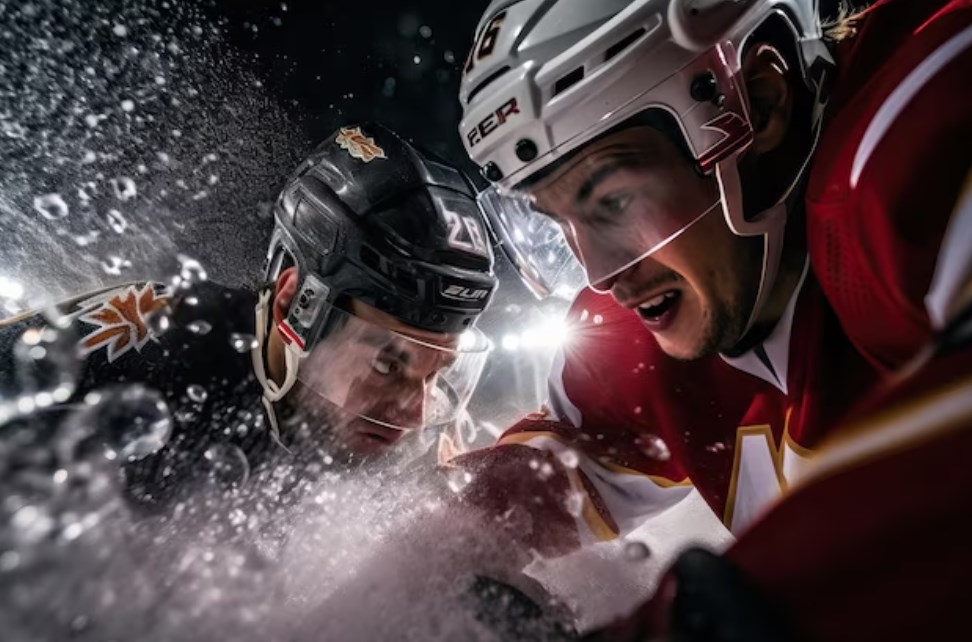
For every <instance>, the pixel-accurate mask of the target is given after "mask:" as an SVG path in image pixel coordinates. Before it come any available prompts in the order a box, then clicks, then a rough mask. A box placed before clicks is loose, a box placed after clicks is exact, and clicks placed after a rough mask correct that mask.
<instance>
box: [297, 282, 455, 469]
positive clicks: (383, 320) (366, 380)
mask: <svg viewBox="0 0 972 642" xmlns="http://www.w3.org/2000/svg"><path fill="white" fill-rule="evenodd" d="M351 312H352V313H353V314H352V315H348V316H347V317H346V322H345V323H344V325H343V326H342V327H341V328H340V329H338V330H337V331H336V332H334V333H333V334H331V335H330V336H328V337H327V338H326V339H324V340H323V341H321V342H320V343H319V344H318V346H317V347H316V348H315V349H314V353H313V355H312V356H311V357H310V359H311V361H312V363H310V364H308V366H309V369H311V370H312V372H313V374H312V375H311V377H313V381H312V384H313V385H314V387H315V388H316V389H318V390H327V391H328V401H327V402H326V403H327V405H328V406H330V407H331V411H330V412H328V413H327V414H328V422H327V423H328V430H329V431H330V433H331V434H330V437H331V438H332V439H333V440H334V441H335V445H336V446H338V448H339V449H341V450H344V451H348V452H350V453H353V454H356V455H373V454H378V453H381V452H384V451H387V450H389V449H390V448H392V447H393V446H395V445H396V444H398V443H399V442H400V441H401V440H402V439H404V438H405V437H406V436H408V435H409V433H411V432H414V431H415V430H417V429H420V428H421V427H422V426H424V425H425V423H426V419H427V417H426V414H427V412H428V402H429V400H430V399H431V397H432V389H433V388H434V386H435V385H436V377H437V375H438V374H439V373H440V372H442V371H443V370H445V369H446V368H448V367H449V366H450V365H451V363H452V361H453V360H454V359H455V355H454V353H453V352H450V351H449V350H440V349H436V348H434V347H431V346H430V345H425V344H426V343H428V344H432V345H435V346H442V347H444V348H454V347H455V346H456V345H457V343H458V335H453V334H436V333H431V332H425V331H422V330H418V329H415V328H411V327H409V326H406V325H404V324H402V323H401V322H400V321H398V320H397V319H395V318H394V317H391V316H389V315H387V314H385V313H383V312H381V311H379V310H376V309H375V308H373V307H371V306H368V305H365V304H363V303H361V302H359V301H355V302H353V304H352V309H351ZM389 330H390V331H391V332H389ZM399 335H405V336H399ZM406 336H407V337H412V338H414V339H417V340H418V341H410V340H409V339H408V338H406ZM304 402H305V403H308V402H312V401H310V400H308V399H307V397H305V399H304Z"/></svg>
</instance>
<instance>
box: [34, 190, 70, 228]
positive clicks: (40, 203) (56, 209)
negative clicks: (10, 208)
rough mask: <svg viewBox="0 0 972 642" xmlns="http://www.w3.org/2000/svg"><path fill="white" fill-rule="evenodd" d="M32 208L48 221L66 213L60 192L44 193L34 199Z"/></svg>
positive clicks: (62, 216) (66, 209) (66, 208)
mask: <svg viewBox="0 0 972 642" xmlns="http://www.w3.org/2000/svg"><path fill="white" fill-rule="evenodd" d="M34 209H35V210H37V211H38V212H40V215H41V216H43V217H44V218H46V219H47V220H49V221H56V220H58V219H62V218H64V217H65V216H67V215H68V206H67V203H65V202H64V199H63V198H61V195H60V194H44V195H43V196H38V197H36V198H35V199H34Z"/></svg>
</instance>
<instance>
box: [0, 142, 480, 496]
mask: <svg viewBox="0 0 972 642" xmlns="http://www.w3.org/2000/svg"><path fill="white" fill-rule="evenodd" d="M487 238H488V237H487V231H486V228H485V223H484V221H483V218H482V217H481V215H480V211H479V209H478V207H477V205H476V203H475V201H474V199H473V198H472V192H471V190H470V187H469V184H468V183H467V182H466V179H465V178H464V177H463V176H462V175H461V174H460V172H458V171H457V170H455V169H454V168H452V167H450V166H448V165H446V164H444V163H443V162H441V161H438V160H436V159H433V158H431V157H430V156H428V155H426V154H424V153H422V152H420V151H418V150H417V149H415V148H414V147H413V146H412V145H410V144H408V143H407V142H405V141H404V140H402V139H401V138H400V137H398V136H397V135H396V134H394V133H393V132H391V131H389V130H388V129H386V128H384V127H382V126H380V125H374V124H371V125H355V126H351V127H342V128H341V129H339V130H338V131H336V132H334V133H333V134H332V135H331V136H329V137H328V138H327V139H325V140H324V141H323V142H322V143H321V144H320V145H319V146H318V147H317V149H315V150H314V152H313V153H312V154H311V155H310V157H309V158H308V159H307V160H305V161H304V162H303V163H302V164H301V165H300V167H299V168H298V169H297V171H296V172H295V173H294V174H293V175H292V176H291V177H290V178H289V180H288V181H287V183H286V185H285V187H284V189H283V191H282V193H281V195H280V198H279V199H278V201H277V203H276V205H275V208H274V230H273V235H272V242H271V245H270V251H269V255H268V262H267V267H266V276H267V277H268V278H267V279H266V281H267V284H266V285H264V286H263V287H261V288H259V289H258V290H257V291H252V290H249V289H233V288H226V287H223V286H219V285H216V284H215V283H212V282H209V281H206V280H203V279H200V278H199V276H200V270H199V269H195V270H193V269H187V270H184V271H187V272H188V273H189V274H188V276H187V275H186V274H183V275H182V276H181V277H179V278H176V279H174V280H173V281H171V282H168V283H151V282H150V283H138V284H128V285H123V286H120V287H114V288H109V289H106V290H104V291H101V292H97V293H92V294H88V295H84V296H81V297H77V298H75V299H73V300H72V301H69V302H67V303H65V304H63V305H61V306H59V310H58V314H60V315H62V319H61V320H62V321H64V322H65V323H62V324H61V325H63V326H64V327H63V328H57V327H54V325H52V324H50V323H49V321H48V319H49V317H50V315H46V316H45V315H41V314H28V315H24V316H22V317H19V318H14V319H9V320H7V321H5V322H3V323H2V325H0V390H2V391H7V390H16V388H17V386H18V385H20V383H21V382H20V381H19V379H18V373H22V371H23V368H22V367H21V366H22V365H23V363H21V361H22V359H21V357H22V356H23V355H24V354H26V352H27V351H29V349H30V348H31V346H32V345H34V344H37V343H40V344H42V345H41V347H46V348H47V349H48V352H49V353H51V354H52V353H53V352H54V349H55V348H58V349H61V348H64V345H62V344H70V345H68V346H67V352H74V351H75V350H76V351H77V352H78V353H79V354H80V355H81V362H80V364H77V365H78V368H77V373H76V374H77V376H75V377H67V378H64V377H62V378H61V380H59V381H60V383H59V384H58V387H57V388H56V389H52V390H46V389H37V388H34V389H31V390H26V389H24V390H22V392H23V393H24V394H22V396H21V398H20V400H19V403H17V404H3V408H2V413H0V424H3V430H4V432H5V434H7V435H11V434H16V435H18V439H19V440H20V442H22V443H21V446H22V448H21V449H14V450H10V449H8V450H6V451H4V452H5V453H6V454H5V455H4V457H7V456H8V455H9V456H10V457H13V458H14V459H16V458H17V455H16V453H17V452H24V453H29V452H32V450H31V449H32V448H43V449H45V450H51V449H52V447H51V444H52V443H54V442H55V441H57V442H58V443H61V441H63V440H61V439H60V438H61V437H62V436H63V435H65V434H68V433H70V435H71V439H69V440H68V442H66V443H69V444H70V445H71V447H70V448H60V447H59V448H58V449H57V453H56V456H54V454H53V453H52V457H51V458H50V459H51V461H50V462H47V463H46V464H44V465H49V467H51V471H48V472H50V473H52V474H53V473H54V472H55V471H56V470H58V469H68V470H69V469H71V466H72V465H73V463H74V462H73V461H72V459H73V458H75V457H82V456H87V455H82V454H80V453H90V452H93V451H99V452H100V446H99V445H98V444H99V442H101V443H103V444H104V446H105V448H106V449H107V450H108V451H109V453H110V455H111V456H112V457H114V458H116V459H117V460H118V461H119V463H121V464H122V469H123V479H124V487H125V491H126V498H127V499H129V500H130V502H131V503H132V504H133V505H135V506H136V507H138V508H141V509H146V510H148V511H150V512H156V511H158V510H165V509H166V508H169V507H171V506H172V505H173V504H174V503H175V501H176V500H178V499H179V498H182V497H185V496H186V494H187V493H190V492H193V490H194V489H195V488H196V487H197V486H198V483H199V482H201V481H204V480H210V479H212V478H213V477H215V478H217V480H218V481H221V482H229V483H230V485H234V486H238V485H240V484H243V483H244V482H245V481H246V479H247V477H251V476H256V475H258V474H261V471H266V470H268V469H273V468H274V467H275V466H276V464H278V463H281V462H289V463H290V464H291V465H289V466H282V467H279V468H281V469H286V472H287V474H286V475H283V476H280V475H277V476H271V477H272V478H273V479H274V480H275V482H274V483H278V484H280V488H279V489H278V490H279V491H280V492H277V493H276V494H278V495H279V494H286V491H287V490H288V489H292V488H293V487H294V486H296V485H297V484H298V483H300V481H301V476H302V474H303V473H304V472H305V471H306V470H308V469H313V470H318V471H319V470H321V468H322V467H323V468H325V469H326V468H327V467H329V466H334V465H342V464H343V465H355V464H357V463H360V462H363V461H374V460H376V459H380V457H378V456H379V455H385V454H387V453H395V454H399V453H406V455H405V456H406V457H407V459H409V460H411V459H412V458H414V457H416V456H418V455H419V454H421V453H425V452H430V451H431V452H433V453H434V452H435V451H434V450H432V449H431V447H432V446H433V445H434V444H435V443H436V438H437V437H438V436H439V435H442V436H443V438H444V439H445V440H446V441H447V442H450V443H449V445H450V447H452V446H459V447H461V446H460V444H458V443H456V442H457V441H461V440H462V435H461V431H460V430H459V428H460V426H463V425H465V424H468V419H467V418H466V414H465V405H466V402H467V401H468V399H469V397H470V395H471V393H472V390H473V388H474V386H475V384H476V382H477V380H478V378H479V375H480V372H481V368H482V365H483V362H484V359H485V356H486V354H487V347H488V342H487V341H486V340H485V338H484V337H483V336H482V335H481V334H479V332H478V331H477V330H476V328H475V321H476V318H477V317H478V315H479V314H480V313H481V312H482V311H483V309H484V308H485V307H486V305H487V304H488V302H489V299H490V297H491V295H492V292H493V289H494V287H495V278H494V275H493V272H492V265H493V257H492V253H491V249H490V244H489V242H488V241H487ZM193 274H194V275H195V277H196V278H191V277H192V276H193ZM48 326H49V327H48ZM45 327H48V329H47V330H44V328H45ZM32 342H33V343H32ZM62 352H63V350H62ZM35 353H36V351H35ZM92 393H94V394H92ZM146 409H148V411H150V412H148V413H147V414H146V412H145V411H146ZM40 411H43V412H40ZM135 415H138V416H135ZM142 415H145V416H142ZM132 426H135V427H136V428H138V430H134V431H133V430H132V428H131V427H132ZM142 429H144V430H142ZM65 431H67V432H65ZM139 431H141V432H139ZM136 432H137V433H138V434H135V433H136ZM75 436H77V438H75ZM82 436H86V437H85V439H84V440H82V438H81V437H82ZM59 440H60V441H59ZM82 441H88V442H92V443H94V444H95V446H96V447H95V448H94V449H91V448H84V447H82V444H81V442H82ZM62 445H63V444H62ZM8 451H9V452H8ZM11 453H12V454H11ZM3 463H4V464H5V466H4V469H5V470H7V471H11V470H17V467H18V466H19V464H18V462H16V461H12V460H11V461H6V462H3ZM297 464H302V465H297ZM304 464H308V465H304ZM30 465H33V464H30Z"/></svg>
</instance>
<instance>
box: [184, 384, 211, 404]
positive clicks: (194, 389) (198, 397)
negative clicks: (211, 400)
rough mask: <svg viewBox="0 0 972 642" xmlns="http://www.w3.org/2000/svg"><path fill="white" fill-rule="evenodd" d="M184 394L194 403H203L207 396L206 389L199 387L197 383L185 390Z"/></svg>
mask: <svg viewBox="0 0 972 642" xmlns="http://www.w3.org/2000/svg"><path fill="white" fill-rule="evenodd" d="M186 394H187V395H189V399H191V400H192V401H195V402H196V403H203V402H205V401H206V397H208V396H209V394H208V393H207V392H206V389H205V388H203V387H202V386H200V385H199V384H198V383H194V384H192V385H190V386H189V387H188V388H186Z"/></svg>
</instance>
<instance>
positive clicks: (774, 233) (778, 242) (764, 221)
mask: <svg viewBox="0 0 972 642" xmlns="http://www.w3.org/2000/svg"><path fill="white" fill-rule="evenodd" d="M737 158H738V156H737V155H735V154H733V155H732V156H730V157H729V158H727V159H726V160H723V161H720V162H719V163H717V164H716V179H717V180H718V183H719V192H720V194H721V196H722V206H723V208H724V209H725V215H726V223H727V224H728V225H729V229H730V230H732V232H733V234H736V235H737V236H762V237H763V267H762V270H761V272H760V278H759V290H757V292H756V300H755V301H754V302H753V308H752V311H751V312H750V314H749V320H748V321H747V322H746V327H745V328H744V329H743V332H742V334H741V335H740V336H739V339H742V338H743V337H744V336H746V334H747V333H748V332H749V331H750V330H751V329H752V328H753V326H754V325H755V324H756V320H757V319H758V318H759V315H760V313H761V312H762V311H763V308H764V307H765V306H766V302H767V301H768V300H769V298H770V294H771V293H772V292H773V286H774V285H775V284H776V276H777V274H778V273H779V270H780V260H781V259H782V257H783V236H784V231H785V229H786V202H785V201H786V197H787V196H788V195H789V193H790V191H791V190H792V189H793V186H792V185H791V186H790V189H788V190H787V191H786V194H784V196H783V197H782V198H781V199H780V200H779V201H778V202H777V203H776V205H774V206H772V207H770V208H769V209H767V210H764V211H763V212H760V213H759V215H758V216H757V217H756V218H754V219H753V220H746V217H745V214H744V212H743V204H742V183H741V182H740V180H739V168H738V165H737V163H736V161H737ZM795 184H796V183H795V182H794V185H795Z"/></svg>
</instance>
